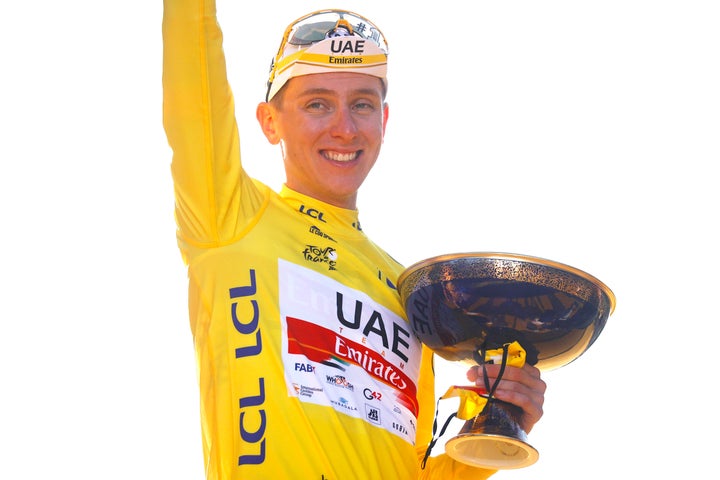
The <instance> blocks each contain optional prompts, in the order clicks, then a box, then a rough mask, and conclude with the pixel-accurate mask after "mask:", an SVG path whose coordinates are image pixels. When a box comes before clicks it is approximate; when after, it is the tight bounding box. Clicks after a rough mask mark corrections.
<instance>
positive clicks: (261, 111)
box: [255, 102, 282, 145]
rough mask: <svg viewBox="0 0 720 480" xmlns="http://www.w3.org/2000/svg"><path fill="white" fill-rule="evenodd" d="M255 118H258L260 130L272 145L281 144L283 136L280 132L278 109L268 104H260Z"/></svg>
mask: <svg viewBox="0 0 720 480" xmlns="http://www.w3.org/2000/svg"><path fill="white" fill-rule="evenodd" d="M255 118H257V121H258V123H259V124H260V128H261V129H262V131H263V134H265V138H267V139H268V142H270V143H271V144H272V145H277V144H278V143H280V140H281V139H282V136H281V135H280V131H279V130H278V122H277V109H276V108H275V107H274V106H273V105H272V104H270V103H268V102H262V103H260V104H258V106H257V109H256V110H255Z"/></svg>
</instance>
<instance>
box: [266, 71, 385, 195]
mask: <svg viewBox="0 0 720 480" xmlns="http://www.w3.org/2000/svg"><path fill="white" fill-rule="evenodd" d="M281 93H282V94H281V98H280V100H281V101H280V106H279V108H277V109H273V112H274V114H273V116H274V121H273V127H274V132H275V136H274V137H273V138H271V136H269V135H268V132H267V131H266V132H265V133H266V135H268V139H270V141H271V142H273V143H276V142H279V143H281V145H282V148H283V153H284V161H285V172H286V175H287V185H288V187H290V188H292V189H293V190H296V191H298V192H300V193H303V194H305V195H309V196H312V197H314V198H317V199H319V200H322V201H324V202H327V203H330V204H333V205H336V206H339V207H344V208H355V207H356V199H357V190H358V188H360V185H361V184H362V183H363V181H364V180H365V178H366V177H367V175H368V173H369V172H370V169H371V168H372V167H373V165H374V164H375V161H376V160H377V157H378V155H379V153H380V147H381V145H382V142H383V137H384V134H385V125H386V122H387V114H388V109H387V105H386V104H385V103H384V102H383V85H382V82H381V80H380V79H379V78H377V77H372V76H370V75H364V74H360V73H345V72H338V73H320V74H313V75H303V76H299V77H295V78H292V79H291V80H290V81H289V82H288V83H287V84H286V85H285V87H284V89H283V92H281ZM261 125H262V121H261Z"/></svg>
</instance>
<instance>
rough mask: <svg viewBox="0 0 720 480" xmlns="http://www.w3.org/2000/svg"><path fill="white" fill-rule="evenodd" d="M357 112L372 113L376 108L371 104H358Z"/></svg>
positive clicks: (356, 105)
mask: <svg viewBox="0 0 720 480" xmlns="http://www.w3.org/2000/svg"><path fill="white" fill-rule="evenodd" d="M354 108H355V110H359V111H370V110H373V109H374V108H375V107H374V106H373V104H372V103H370V102H358V103H356V104H355V107H354Z"/></svg>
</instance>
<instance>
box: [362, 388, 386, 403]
mask: <svg viewBox="0 0 720 480" xmlns="http://www.w3.org/2000/svg"><path fill="white" fill-rule="evenodd" d="M363 396H364V397H365V398H366V399H367V400H378V401H380V399H382V393H380V392H375V391H373V390H371V389H369V388H366V389H365V390H363Z"/></svg>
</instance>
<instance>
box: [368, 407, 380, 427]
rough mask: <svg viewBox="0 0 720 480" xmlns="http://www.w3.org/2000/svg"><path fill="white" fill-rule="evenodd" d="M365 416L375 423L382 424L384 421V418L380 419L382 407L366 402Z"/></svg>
mask: <svg viewBox="0 0 720 480" xmlns="http://www.w3.org/2000/svg"><path fill="white" fill-rule="evenodd" d="M365 418H367V419H368V421H369V422H370V423H374V424H375V425H380V424H381V423H382V420H381V419H380V409H379V408H377V407H375V406H373V405H370V404H368V403H366V404H365Z"/></svg>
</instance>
